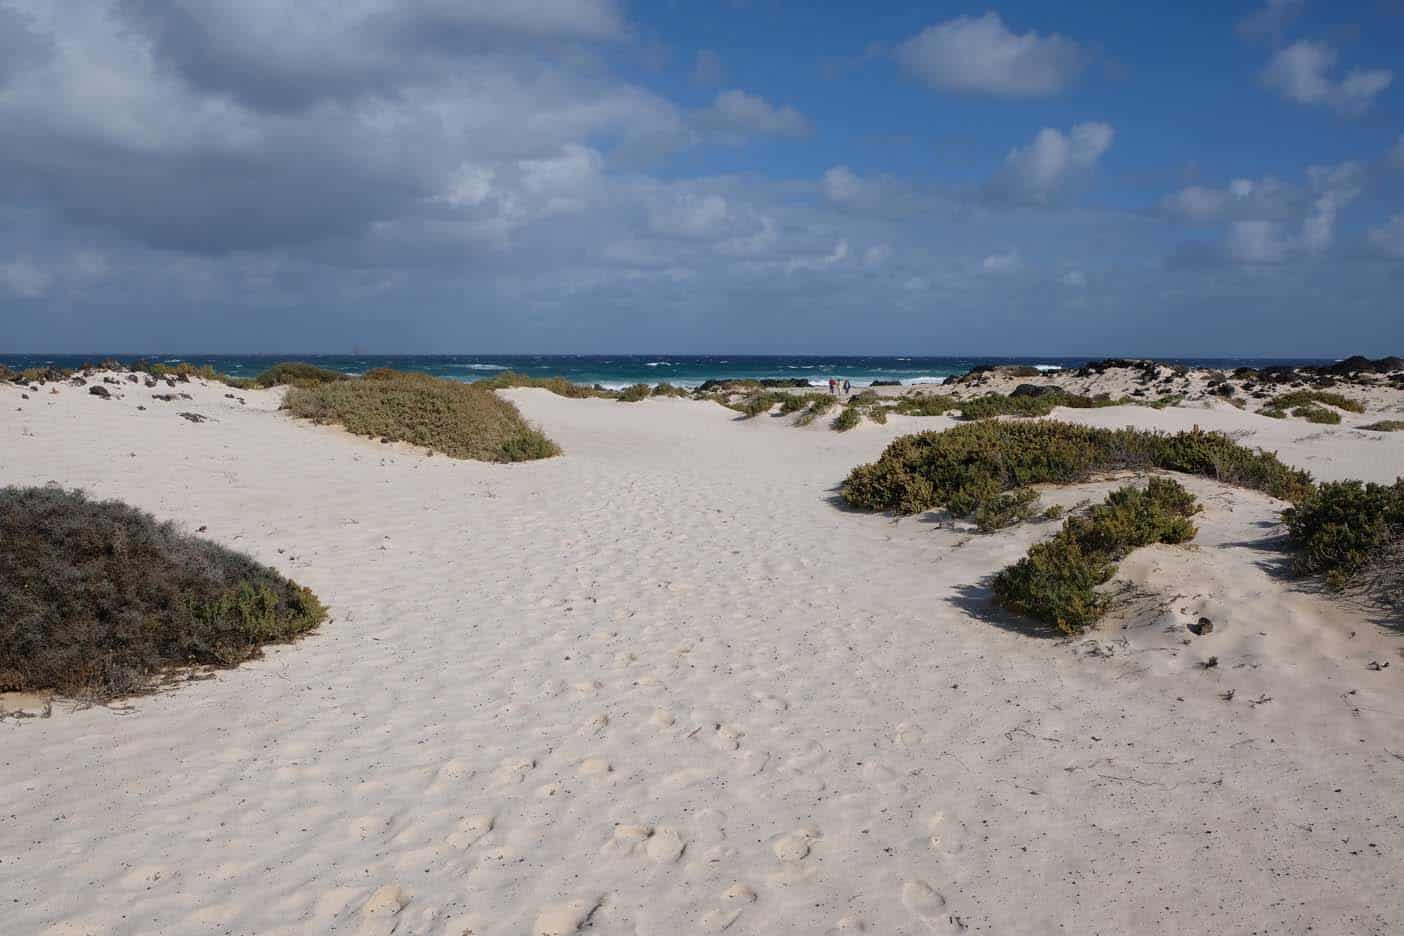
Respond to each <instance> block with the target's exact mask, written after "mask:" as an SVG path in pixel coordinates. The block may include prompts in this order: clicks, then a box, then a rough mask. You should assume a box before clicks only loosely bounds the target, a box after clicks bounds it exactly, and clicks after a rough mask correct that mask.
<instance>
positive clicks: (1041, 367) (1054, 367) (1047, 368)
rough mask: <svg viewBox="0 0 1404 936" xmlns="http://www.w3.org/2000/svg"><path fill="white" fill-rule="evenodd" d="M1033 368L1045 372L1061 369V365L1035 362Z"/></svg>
mask: <svg viewBox="0 0 1404 936" xmlns="http://www.w3.org/2000/svg"><path fill="white" fill-rule="evenodd" d="M1033 368H1034V370H1040V371H1043V372H1045V373H1047V372H1048V371H1055V370H1062V369H1063V366H1062V365H1061V364H1035V365H1034V366H1033Z"/></svg>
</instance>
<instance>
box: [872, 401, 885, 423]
mask: <svg viewBox="0 0 1404 936" xmlns="http://www.w3.org/2000/svg"><path fill="white" fill-rule="evenodd" d="M868 418H869V419H871V420H872V421H873V422H875V423H877V424H878V425H879V426H885V425H887V407H886V406H883V405H882V404H881V403H879V404H877V405H876V406H870V407H868Z"/></svg>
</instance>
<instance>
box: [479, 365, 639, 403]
mask: <svg viewBox="0 0 1404 936" xmlns="http://www.w3.org/2000/svg"><path fill="white" fill-rule="evenodd" d="M472 386H474V387H480V388H482V389H484V390H507V389H510V388H513V387H537V388H539V389H542V390H550V391H551V392H552V393H554V394H556V396H563V397H570V398H571V399H575V400H579V399H583V398H585V397H604V398H606V399H611V400H614V399H618V398H619V391H617V390H610V389H607V388H605V387H601V386H600V385H599V384H595V385H593V386H588V385H586V384H578V383H573V382H571V381H569V380H566V379H565V378H564V377H529V376H527V375H526V374H519V373H517V372H516V371H502V372H501V373H498V374H494V375H493V376H491V377H484V378H483V379H482V380H475V381H473V384H472Z"/></svg>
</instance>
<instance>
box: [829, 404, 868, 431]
mask: <svg viewBox="0 0 1404 936" xmlns="http://www.w3.org/2000/svg"><path fill="white" fill-rule="evenodd" d="M862 421H863V417H862V416H861V415H860V414H859V412H858V408H857V407H855V406H845V407H844V408H843V412H841V413H839V414H838V415H837V416H835V417H834V421H833V429H834V431H836V432H847V431H848V430H850V429H854V428H857V426H858V424H859V423H860V422H862Z"/></svg>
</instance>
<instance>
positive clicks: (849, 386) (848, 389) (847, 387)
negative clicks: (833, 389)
mask: <svg viewBox="0 0 1404 936" xmlns="http://www.w3.org/2000/svg"><path fill="white" fill-rule="evenodd" d="M852 392H853V382H852V381H849V380H845V381H844V382H843V395H844V396H848V395H849V394H850V393H852Z"/></svg>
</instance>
